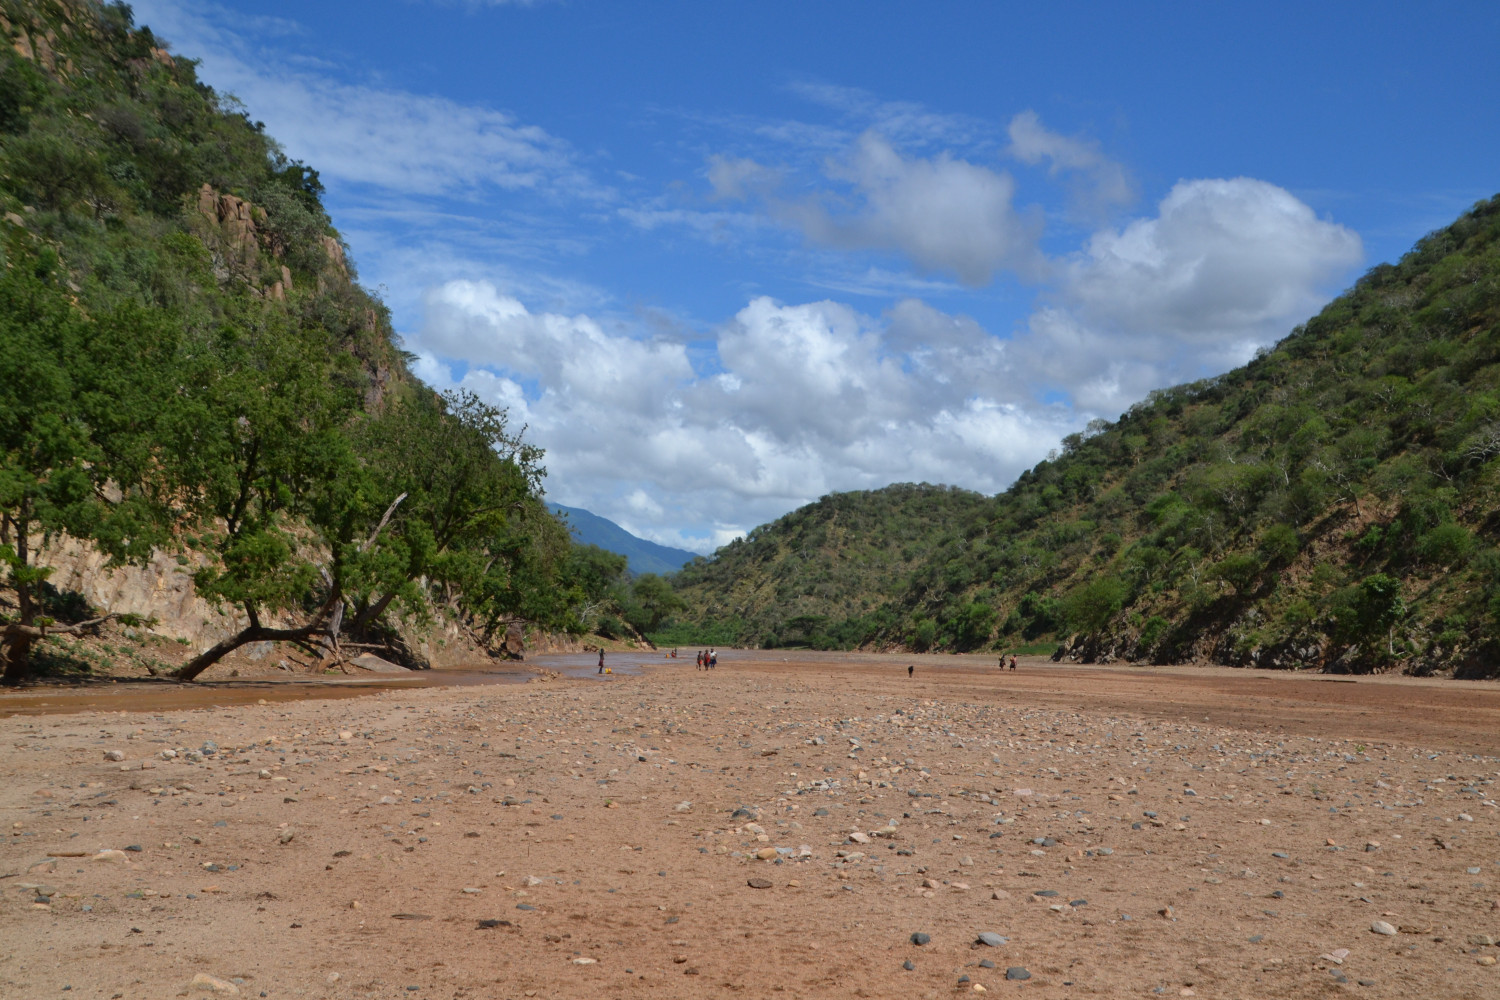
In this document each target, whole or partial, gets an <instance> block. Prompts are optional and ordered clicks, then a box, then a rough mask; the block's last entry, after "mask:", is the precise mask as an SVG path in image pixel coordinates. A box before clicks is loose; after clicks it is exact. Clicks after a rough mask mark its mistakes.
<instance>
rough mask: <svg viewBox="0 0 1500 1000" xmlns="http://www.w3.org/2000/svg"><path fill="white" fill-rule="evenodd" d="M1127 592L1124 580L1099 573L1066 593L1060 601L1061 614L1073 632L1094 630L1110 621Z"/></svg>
mask: <svg viewBox="0 0 1500 1000" xmlns="http://www.w3.org/2000/svg"><path fill="white" fill-rule="evenodd" d="M1128 593H1129V588H1128V587H1126V585H1125V581H1123V580H1121V579H1119V578H1118V577H1113V576H1101V577H1098V578H1096V579H1093V580H1089V581H1088V582H1087V583H1084V584H1081V585H1080V586H1078V587H1075V588H1074V589H1073V590H1071V591H1069V592H1068V595H1067V596H1066V597H1064V598H1063V600H1062V617H1063V621H1064V622H1066V623H1067V627H1068V628H1070V629H1072V630H1073V631H1075V632H1097V631H1099V630H1100V629H1102V628H1104V627H1105V626H1106V625H1108V624H1109V620H1110V619H1111V618H1113V617H1114V616H1115V614H1116V613H1117V612H1118V611H1119V610H1120V608H1121V607H1122V606H1123V605H1124V603H1125V596H1126V594H1128Z"/></svg>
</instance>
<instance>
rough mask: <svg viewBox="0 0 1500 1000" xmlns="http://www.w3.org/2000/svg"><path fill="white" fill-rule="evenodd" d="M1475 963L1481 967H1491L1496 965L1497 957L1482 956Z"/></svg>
mask: <svg viewBox="0 0 1500 1000" xmlns="http://www.w3.org/2000/svg"><path fill="white" fill-rule="evenodd" d="M1474 961H1475V963H1477V964H1479V965H1484V966H1490V965H1494V964H1495V956H1494V955H1481V956H1480V957H1479V958H1476V959H1475V960H1474Z"/></svg>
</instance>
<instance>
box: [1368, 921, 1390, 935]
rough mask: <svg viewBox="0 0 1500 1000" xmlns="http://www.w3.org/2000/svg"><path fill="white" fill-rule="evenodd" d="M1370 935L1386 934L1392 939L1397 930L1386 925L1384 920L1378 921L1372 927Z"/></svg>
mask: <svg viewBox="0 0 1500 1000" xmlns="http://www.w3.org/2000/svg"><path fill="white" fill-rule="evenodd" d="M1370 933H1372V934H1384V935H1386V936H1387V937H1390V936H1392V935H1394V934H1395V933H1396V928H1395V927H1394V926H1392V925H1391V924H1388V923H1386V922H1385V921H1384V920H1377V921H1375V922H1374V923H1373V924H1371V925H1370Z"/></svg>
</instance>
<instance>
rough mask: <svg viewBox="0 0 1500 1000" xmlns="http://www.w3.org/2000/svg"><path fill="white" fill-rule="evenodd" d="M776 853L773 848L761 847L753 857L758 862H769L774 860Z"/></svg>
mask: <svg viewBox="0 0 1500 1000" xmlns="http://www.w3.org/2000/svg"><path fill="white" fill-rule="evenodd" d="M777 853H778V852H777V850H776V848H774V847H762V848H761V849H760V850H758V851H756V852H755V857H756V858H757V859H758V860H760V861H771V860H774V859H775V857H776V855H777Z"/></svg>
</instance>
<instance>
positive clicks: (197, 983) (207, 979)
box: [188, 972, 240, 997]
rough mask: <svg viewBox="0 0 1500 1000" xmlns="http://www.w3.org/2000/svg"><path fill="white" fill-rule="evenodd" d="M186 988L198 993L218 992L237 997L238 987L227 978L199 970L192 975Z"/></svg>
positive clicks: (222, 994) (238, 993)
mask: <svg viewBox="0 0 1500 1000" xmlns="http://www.w3.org/2000/svg"><path fill="white" fill-rule="evenodd" d="M188 989H190V990H195V991H197V992H199V993H218V994H220V995H221V996H230V997H237V996H239V995H240V988H239V987H238V986H236V985H234V984H233V983H231V982H228V981H227V980H223V979H219V978H217V977H215V976H210V975H209V974H208V973H206V972H200V973H198V974H197V975H195V976H193V980H192V982H190V983H188Z"/></svg>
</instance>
